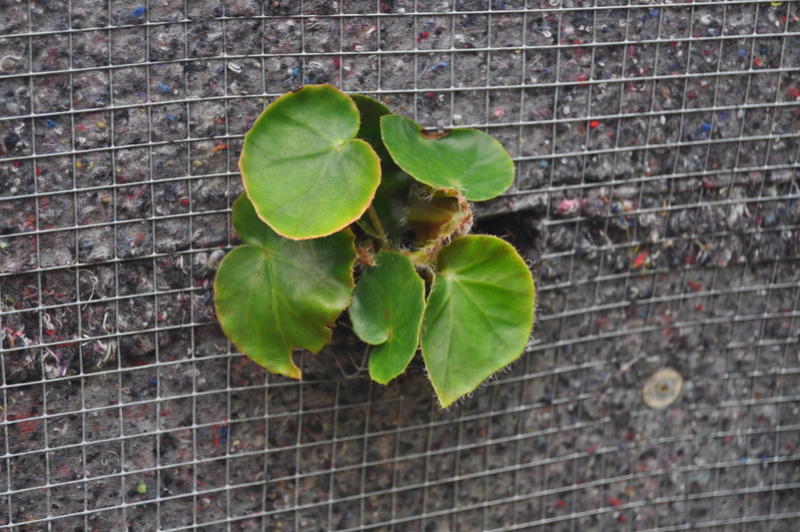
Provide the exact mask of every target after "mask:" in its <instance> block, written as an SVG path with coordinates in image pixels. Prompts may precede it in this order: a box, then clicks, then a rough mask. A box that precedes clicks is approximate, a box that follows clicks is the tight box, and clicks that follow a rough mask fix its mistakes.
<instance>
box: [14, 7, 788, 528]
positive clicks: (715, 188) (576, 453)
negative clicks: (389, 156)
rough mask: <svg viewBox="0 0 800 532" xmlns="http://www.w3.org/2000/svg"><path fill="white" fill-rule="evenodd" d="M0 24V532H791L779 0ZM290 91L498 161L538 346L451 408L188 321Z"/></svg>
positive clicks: (57, 18) (784, 37)
mask: <svg viewBox="0 0 800 532" xmlns="http://www.w3.org/2000/svg"><path fill="white" fill-rule="evenodd" d="M773 4H776V5H773ZM4 9H5V12H4V15H5V16H4V19H5V20H3V21H0V49H1V50H2V52H3V53H2V54H1V55H2V57H1V58H0V74H2V75H0V90H2V94H3V100H2V107H0V109H2V111H1V112H0V114H2V118H1V119H0V136H2V139H3V143H2V148H1V149H2V152H0V154H2V157H0V175H1V176H2V179H0V213H2V216H0V219H2V220H4V222H3V226H2V228H1V229H0V231H2V238H1V239H0V242H1V243H2V244H1V245H0V259H1V262H0V297H2V305H3V307H2V314H0V321H1V322H2V327H3V328H2V331H3V333H2V334H3V337H2V371H3V384H2V391H3V395H2V407H3V419H2V422H3V424H2V440H3V450H2V453H3V456H0V466H2V470H1V471H2V472H0V486H2V491H3V493H2V494H1V496H2V499H0V500H2V502H0V526H1V527H2V528H4V529H16V528H18V527H19V526H21V524H22V523H23V522H24V523H29V524H31V523H32V524H33V526H38V525H36V523H39V524H40V525H44V524H45V523H47V525H48V526H51V527H54V528H57V529H65V530H66V529H72V528H75V527H83V528H84V529H93V530H95V529H96V530H121V529H122V528H121V527H122V526H133V527H138V528H144V529H159V530H189V529H202V530H216V529H219V530H232V529H243V530H247V529H273V528H275V527H277V526H281V527H282V528H283V529H298V530H299V529H305V528H309V527H312V526H315V527H319V528H327V529H337V530H356V529H359V530H360V529H395V530H423V529H424V530H477V529H481V530H489V529H495V530H500V529H503V530H511V529H532V530H536V529H539V530H561V529H565V530H566V529H576V528H577V529H581V528H598V529H610V528H619V529H630V530H671V529H674V528H682V527H686V526H691V527H694V528H700V529H720V528H721V529H726V528H742V527H747V528H748V529H751V528H752V529H759V530H760V529H763V530H772V531H777V530H791V529H793V527H795V526H796V525H795V524H794V523H795V522H796V517H797V511H796V508H794V505H792V501H793V500H794V499H795V498H796V497H797V493H798V489H800V484H798V480H797V471H798V469H797V467H798V458H800V457H798V455H797V445H798V440H797V438H798V434H800V428H798V427H800V425H798V421H797V406H796V405H797V402H798V400H800V399H798V396H797V389H798V388H797V384H798V375H800V371H798V369H797V363H796V362H797V358H796V349H797V323H798V322H797V316H798V297H799V294H800V291H799V290H798V289H797V280H798V273H797V267H796V259H797V256H798V244H797V240H796V233H797V230H798V223H799V222H798V218H799V215H798V209H797V207H796V199H795V197H796V195H797V192H798V191H800V190H799V189H798V186H797V161H798V156H799V155H800V145H798V142H797V137H798V131H797V128H796V123H797V122H796V120H794V119H793V117H794V115H796V114H797V111H798V104H797V96H798V93H797V90H798V89H797V76H796V72H797V68H798V67H799V66H800V56H798V54H797V47H796V46H793V42H794V41H796V39H797V35H798V33H797V32H798V30H797V6H796V4H794V3H791V2H784V3H770V2H706V3H703V4H691V5H684V4H674V3H670V2H658V3H650V2H648V3H646V4H644V3H641V5H637V4H629V5H626V6H620V5H618V3H617V2H601V1H599V0H598V1H596V2H576V3H574V4H569V5H567V4H566V3H563V4H562V3H560V2H531V1H528V2H524V1H502V2H499V1H498V2H494V1H489V0H482V1H472V2H469V1H460V2H440V1H436V2H416V3H411V2H404V1H402V0H394V1H388V0H387V1H361V2H342V3H331V2H323V1H316V2H311V1H307V2H272V1H270V2H238V1H230V2H214V3H191V2H190V3H186V2H183V1H167V2H159V3H146V4H144V5H141V6H134V5H129V4H122V3H118V2H116V1H110V2H109V3H108V4H105V5H103V6H97V5H96V2H86V1H82V0H72V1H71V2H68V3H67V4H66V5H65V6H58V5H56V4H27V5H24V4H14V5H10V6H9V7H7V8H4ZM323 82H331V83H334V84H336V85H338V86H340V87H341V88H343V89H345V90H347V91H354V92H362V93H370V92H371V93H373V95H375V96H377V97H378V98H380V99H382V100H383V101H384V102H386V103H387V104H389V105H390V106H392V107H393V108H395V109H397V110H398V112H400V113H402V114H405V115H408V116H411V117H412V118H415V119H416V120H418V121H420V122H421V123H423V124H425V125H427V126H432V127H450V126H453V125H471V126H477V127H482V128H485V129H487V130H488V131H489V132H490V133H492V134H493V135H495V136H496V137H498V138H499V139H500V140H501V142H503V143H504V145H505V146H506V148H507V149H508V150H509V152H510V153H511V154H512V156H513V157H514V159H515V161H516V164H517V168H518V177H517V181H516V182H515V185H514V187H513V188H512V190H511V193H510V194H508V195H507V196H506V197H504V198H503V199H502V200H501V201H499V202H497V205H498V206H499V207H497V208H499V211H498V212H502V209H507V210H510V211H514V210H516V207H515V206H516V205H518V204H523V203H525V205H526V207H525V208H526V209H528V211H527V213H528V216H527V217H524V218H523V217H521V215H516V218H512V223H509V222H493V221H491V220H488V221H486V222H484V223H485V224H487V225H486V227H493V226H496V227H498V228H499V229H500V231H501V232H502V234H506V235H507V236H508V237H509V238H510V239H512V241H514V243H515V244H516V245H517V246H518V247H520V248H521V250H522V251H523V253H525V254H526V256H527V257H528V258H529V259H531V260H532V261H533V263H534V271H535V272H536V274H537V282H538V288H539V294H538V295H539V298H538V299H539V319H538V322H539V324H538V326H537V330H536V338H537V340H536V343H534V344H533V345H532V346H531V348H530V350H529V352H528V353H527V354H526V356H525V357H524V358H523V360H522V361H521V362H520V363H518V364H516V365H515V367H514V368H512V370H511V371H510V372H509V373H507V374H503V375H500V376H499V377H498V378H497V380H493V381H490V382H489V383H488V384H487V385H486V386H485V387H484V388H483V389H481V390H479V391H477V392H476V393H475V395H474V397H472V398H471V399H469V400H467V401H466V402H465V403H464V404H462V405H460V406H459V407H458V408H456V409H454V410H453V411H452V412H440V411H439V410H438V409H437V407H436V405H435V404H434V402H433V401H431V400H430V391H429V389H428V388H427V383H426V381H425V379H424V376H423V375H422V373H421V371H420V368H419V367H418V366H415V367H413V368H412V370H411V373H410V375H409V376H408V377H406V378H405V379H403V381H402V382H400V383H395V384H394V385H393V386H391V387H389V388H380V387H377V386H374V385H373V384H371V383H369V382H368V381H367V380H366V379H365V378H364V376H363V375H359V374H356V375H355V378H340V377H338V375H339V369H337V368H338V366H337V365H333V364H332V363H331V359H332V358H333V359H336V360H339V362H338V363H337V364H338V365H339V366H341V367H345V368H351V369H353V368H354V367H355V366H357V360H358V359H359V358H360V353H358V352H357V351H358V349H360V348H354V347H353V346H351V345H349V344H347V343H346V342H345V343H341V341H340V343H337V344H335V346H334V349H333V350H332V351H330V352H327V353H324V354H322V355H320V356H314V357H310V356H308V355H301V356H300V355H299V361H300V362H301V363H302V367H304V370H305V374H306V379H307V380H306V381H304V382H302V383H296V382H290V381H287V380H285V379H282V378H280V377H275V376H270V375H267V374H266V373H265V372H264V371H263V370H261V369H260V368H258V367H257V366H255V365H254V364H253V363H251V362H249V361H247V360H246V359H245V358H243V357H241V356H240V355H238V354H232V353H231V351H230V347H229V345H228V344H227V342H226V341H225V339H224V337H223V336H222V335H221V333H220V331H219V329H218V328H217V327H216V326H215V324H214V317H213V307H212V295H211V281H212V280H213V273H214V270H215V268H216V265H218V263H219V260H220V258H221V254H222V252H221V251H220V246H222V247H223V248H227V247H228V246H230V244H231V243H232V239H231V233H230V226H229V222H228V214H229V207H230V204H231V202H232V200H233V199H234V198H235V197H236V196H237V195H238V193H240V192H241V186H240V185H239V184H238V176H237V174H236V158H237V156H238V153H239V150H240V149H241V142H242V135H243V134H244V133H245V132H246V131H247V129H248V128H249V127H250V125H251V124H252V121H253V120H254V119H255V117H256V116H257V115H258V113H259V112H260V111H261V109H263V107H264V105H265V104H266V103H268V102H269V101H271V100H272V99H273V98H275V97H276V96H277V95H279V94H281V93H283V92H285V91H287V90H291V89H293V88H296V87H297V86H298V85H300V84H302V83H323ZM660 365H673V366H676V367H677V368H678V369H679V370H680V371H681V373H682V374H683V376H684V379H686V382H685V385H686V386H685V389H684V392H683V396H682V398H681V399H680V400H679V402H678V403H676V405H675V406H673V407H672V408H670V409H668V410H666V411H663V412H655V411H649V410H647V409H646V408H644V407H643V406H642V405H641V404H640V398H639V390H640V387H641V384H642V382H643V381H644V379H645V378H646V377H647V376H648V375H649V374H650V373H652V371H654V370H655V369H656V368H657V367H659V366H660ZM346 372H347V370H346Z"/></svg>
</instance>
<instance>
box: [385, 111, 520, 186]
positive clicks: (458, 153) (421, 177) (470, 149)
mask: <svg viewBox="0 0 800 532" xmlns="http://www.w3.org/2000/svg"><path fill="white" fill-rule="evenodd" d="M381 134H382V135H383V143H384V144H385V145H386V148H387V149H388V150H389V153H390V154H391V156H392V159H394V162H395V163H397V165H398V166H399V167H400V168H402V169H403V170H405V171H406V172H408V173H409V174H410V175H411V176H412V177H414V178H415V179H416V180H418V181H422V182H423V183H425V184H426V185H430V186H432V187H434V188H454V189H456V190H458V191H459V192H460V193H461V195H463V196H464V197H465V198H467V199H468V200H470V201H482V200H486V199H489V198H493V197H495V196H497V195H498V194H500V193H502V192H504V191H505V190H506V189H508V187H510V186H511V184H512V183H513V182H514V162H513V161H512V160H511V157H510V156H509V155H508V152H507V151H506V150H505V148H503V145H502V144H500V143H499V142H498V141H497V140H496V139H494V138H493V137H491V136H490V135H487V134H486V133H484V132H483V131H478V130H477V129H453V130H450V131H448V132H446V133H443V134H432V133H428V132H426V131H423V129H422V126H420V125H419V124H417V123H416V122H414V121H413V120H409V119H408V118H405V117H402V116H399V115H386V116H383V117H381Z"/></svg>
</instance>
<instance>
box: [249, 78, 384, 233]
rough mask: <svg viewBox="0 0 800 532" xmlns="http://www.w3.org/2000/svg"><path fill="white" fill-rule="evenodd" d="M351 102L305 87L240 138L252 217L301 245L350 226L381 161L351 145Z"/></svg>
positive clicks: (361, 144) (357, 142)
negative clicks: (253, 208) (253, 209)
mask: <svg viewBox="0 0 800 532" xmlns="http://www.w3.org/2000/svg"><path fill="white" fill-rule="evenodd" d="M358 130H359V115H358V109H357V108H356V105H355V103H353V100H351V99H350V98H349V97H348V96H347V95H345V94H344V93H342V92H341V91H339V90H338V89H336V88H335V87H333V86H331V85H306V86H304V87H303V88H301V89H299V90H297V91H294V92H290V93H288V94H285V95H283V96H281V97H280V98H278V99H277V100H276V101H274V102H273V103H272V104H270V105H269V106H268V107H267V108H266V110H265V111H264V112H263V113H262V114H261V116H260V117H259V118H258V120H256V122H255V124H253V127H252V129H250V131H249V132H248V133H247V135H245V139H244V147H243V148H242V155H241V158H240V159H239V168H240V170H241V172H242V180H243V181H244V186H245V189H246V190H247V195H248V197H249V198H250V200H251V201H252V202H253V205H254V206H255V210H256V212H257V213H258V216H259V218H261V219H262V220H264V221H265V222H266V223H267V224H268V225H269V226H270V227H271V228H272V229H273V230H275V231H276V232H277V233H278V234H280V235H283V236H285V237H287V238H291V239H295V240H302V239H308V238H316V237H320V236H326V235H330V234H332V233H335V232H336V231H339V230H341V229H343V228H344V227H346V226H348V225H350V224H351V223H352V222H354V221H356V220H357V219H358V218H359V217H360V216H361V215H362V214H363V213H364V211H365V210H366V209H367V207H368V206H369V204H370V202H371V201H372V198H373V196H374V195H375V190H376V189H377V188H378V184H379V183H380V175H381V170H380V160H379V158H378V156H377V154H376V153H375V150H373V149H372V147H371V146H370V145H369V143H368V142H366V141H365V140H362V139H357V138H355V136H356V134H357V133H358Z"/></svg>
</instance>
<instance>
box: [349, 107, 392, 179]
mask: <svg viewBox="0 0 800 532" xmlns="http://www.w3.org/2000/svg"><path fill="white" fill-rule="evenodd" d="M350 97H351V98H352V99H353V102H355V104H356V107H357V108H358V114H359V115H360V117H361V126H360V127H359V128H358V134H357V135H356V136H357V137H358V138H360V139H364V140H366V141H367V142H369V145H370V146H372V149H373V150H375V153H377V154H378V157H380V159H381V162H382V163H387V162H388V163H391V162H392V159H391V157H389V152H388V151H386V147H385V146H384V145H383V139H382V138H381V117H382V116H385V115H390V114H392V111H390V110H389V108H388V107H386V106H385V105H383V104H382V103H381V102H379V101H378V100H375V99H374V98H370V97H368V96H362V95H360V94H353V95H351V96H350Z"/></svg>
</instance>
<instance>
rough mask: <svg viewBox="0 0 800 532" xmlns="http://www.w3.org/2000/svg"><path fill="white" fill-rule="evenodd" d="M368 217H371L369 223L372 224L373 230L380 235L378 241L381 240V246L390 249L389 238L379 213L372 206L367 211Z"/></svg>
mask: <svg viewBox="0 0 800 532" xmlns="http://www.w3.org/2000/svg"><path fill="white" fill-rule="evenodd" d="M367 216H369V221H370V222H371V223H372V228H373V229H375V232H376V233H378V240H380V242H381V246H382V247H384V248H389V247H390V246H389V237H388V236H387V235H386V230H385V229H384V228H383V224H382V223H381V219H380V218H379V217H378V213H377V212H376V211H375V207H373V206H372V205H370V206H369V208H368V209H367Z"/></svg>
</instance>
